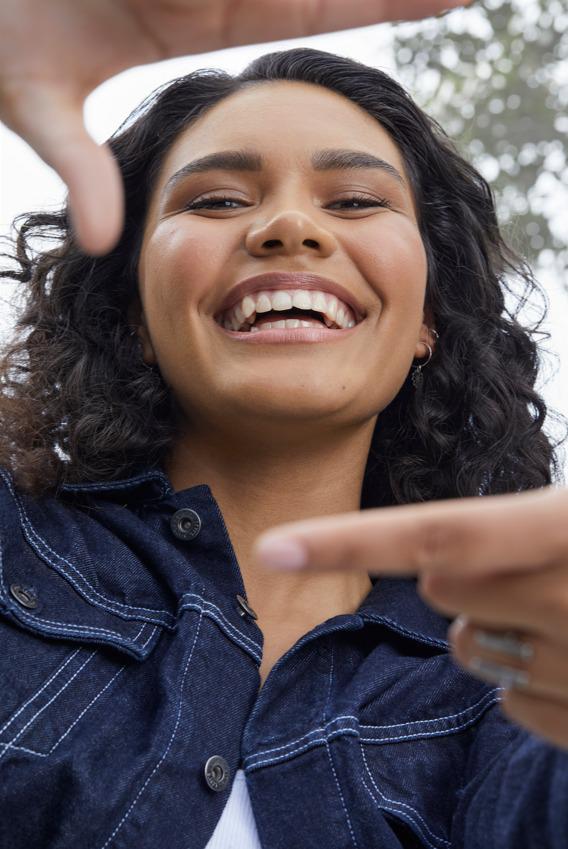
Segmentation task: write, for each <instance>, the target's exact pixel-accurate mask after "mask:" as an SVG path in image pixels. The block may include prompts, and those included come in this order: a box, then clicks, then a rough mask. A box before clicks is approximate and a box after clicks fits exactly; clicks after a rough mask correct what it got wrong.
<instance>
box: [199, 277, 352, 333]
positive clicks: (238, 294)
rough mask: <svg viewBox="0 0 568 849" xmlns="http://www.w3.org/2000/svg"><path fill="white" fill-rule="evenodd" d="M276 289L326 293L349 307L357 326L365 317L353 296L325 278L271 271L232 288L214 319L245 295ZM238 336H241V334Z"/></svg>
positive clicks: (247, 279) (243, 281) (242, 281)
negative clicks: (308, 290) (309, 290)
mask: <svg viewBox="0 0 568 849" xmlns="http://www.w3.org/2000/svg"><path fill="white" fill-rule="evenodd" d="M277 289H311V290H317V291H320V292H327V293H328V294H330V295H335V296H336V298H339V300H341V301H343V302H344V303H345V304H347V305H348V306H350V307H351V309H352V310H353V312H354V314H355V320H356V322H357V324H358V323H359V322H360V321H362V320H363V319H364V318H365V316H366V312H365V310H364V309H363V307H362V306H361V305H360V304H359V302H358V301H357V300H356V299H355V297H354V296H353V294H352V293H351V292H349V291H347V289H344V288H343V286H341V285H340V284H339V283H336V282H335V281H334V280H329V279H328V278H327V277H321V276H320V275H319V274H311V273H309V272H307V271H305V272H304V271H300V272H285V271H272V272H269V273H266V274H256V275H255V276H254V277H247V278H246V279H245V280H241V282H240V283H237V285H236V286H233V288H232V289H231V290H230V291H229V292H228V294H227V296H226V298H225V300H224V301H223V303H222V304H221V306H220V308H219V310H218V312H217V313H216V316H215V317H216V318H217V317H219V316H221V315H222V314H223V313H224V312H226V311H227V310H230V309H231V308H232V307H234V306H235V304H238V303H240V302H241V301H242V299H243V298H244V297H245V295H250V294H251V293H252V292H261V291H274V290H277ZM304 329H307V328H304ZM261 332H262V331H261ZM275 332H278V331H275ZM288 332H290V331H288ZM240 335H241V336H242V335H243V334H240ZM253 335H254V334H253Z"/></svg>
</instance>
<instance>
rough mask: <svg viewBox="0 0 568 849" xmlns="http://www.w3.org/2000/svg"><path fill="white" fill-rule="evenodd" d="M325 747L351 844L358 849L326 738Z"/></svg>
mask: <svg viewBox="0 0 568 849" xmlns="http://www.w3.org/2000/svg"><path fill="white" fill-rule="evenodd" d="M325 748H326V750H327V755H328V757H329V763H330V765H331V769H332V772H333V777H334V778H335V783H336V785H337V789H338V791H339V796H340V798H341V804H342V805H343V812H344V813H345V816H346V818H347V825H348V826H349V833H350V835H351V840H352V841H353V845H354V846H355V847H356V849H359V844H358V843H357V840H356V838H355V834H354V832H353V827H352V825H351V819H350V817H349V811H348V810H347V805H346V804H345V798H344V796H343V791H342V790H341V785H340V784H339V779H338V777H337V772H336V770H335V766H334V763H333V758H332V756H331V751H330V748H329V743H328V741H327V740H326V741H325Z"/></svg>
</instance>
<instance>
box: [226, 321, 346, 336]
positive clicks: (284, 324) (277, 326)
mask: <svg viewBox="0 0 568 849" xmlns="http://www.w3.org/2000/svg"><path fill="white" fill-rule="evenodd" d="M226 326H227V325H226ZM299 327H315V328H321V329H322V330H323V329H325V330H330V329H333V330H339V329H340V328H339V327H337V326H334V327H333V328H329V327H327V326H326V325H325V324H321V323H320V322H319V321H318V322H317V324H316V323H315V322H313V321H301V320H299V319H296V318H289V319H285V320H283V321H273V322H270V321H267V322H265V324H262V325H261V326H260V327H255V326H254V325H253V326H252V327H251V328H250V329H248V330H241V331H240V332H241V333H260V331H261V330H284V329H286V330H295V329H297V328H299ZM227 329H228V330H232V328H231V327H230V326H228V327H227Z"/></svg>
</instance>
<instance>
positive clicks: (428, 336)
mask: <svg viewBox="0 0 568 849" xmlns="http://www.w3.org/2000/svg"><path fill="white" fill-rule="evenodd" d="M433 330H436V327H435V321H434V316H433V313H432V310H431V308H430V307H429V306H428V305H427V306H425V307H424V313H423V323H422V326H421V327H420V335H419V338H418V339H417V341H416V350H415V353H414V356H415V358H416V359H423V358H424V357H427V356H428V354H429V353H430V351H429V350H428V348H427V347H426V345H429V346H430V348H431V349H432V352H434V351H435V350H436V343H437V339H436V335H435V334H434V333H433V332H432V331H433Z"/></svg>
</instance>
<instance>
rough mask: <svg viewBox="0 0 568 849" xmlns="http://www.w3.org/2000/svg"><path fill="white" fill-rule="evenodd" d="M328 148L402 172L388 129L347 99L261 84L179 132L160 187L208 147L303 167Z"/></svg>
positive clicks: (318, 89)
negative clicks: (374, 158) (248, 151)
mask: <svg viewBox="0 0 568 849" xmlns="http://www.w3.org/2000/svg"><path fill="white" fill-rule="evenodd" d="M331 147H334V148H353V147H356V148H357V149H358V150H366V151H368V152H369V153H374V154H376V155H379V156H381V157H382V158H384V159H386V160H387V161H388V162H390V163H391V164H392V165H394V166H395V167H396V168H398V170H400V171H402V172H404V170H405V169H404V161H403V158H402V155H401V153H400V151H399V149H398V147H397V145H396V144H395V143H394V141H393V140H392V139H391V137H390V135H389V134H388V132H387V131H386V130H385V129H384V128H383V127H382V126H381V124H380V123H379V122H378V121H377V120H376V119H375V118H373V117H372V116H371V115H369V113H368V112H366V111H365V110H364V109H362V108H361V107H360V106H358V105H357V104H356V103H353V102H352V101H351V100H349V99H348V98H347V97H344V96H343V95H341V94H339V93H337V92H335V91H331V90H330V89H327V88H325V87H323V86H318V85H314V84H312V83H304V82H296V81H288V80H278V81H270V82H263V83H260V84H255V85H251V86H249V87H247V88H245V89H242V90H241V91H238V92H236V93H235V94H232V95H230V96H229V97H227V98H225V99H224V100H222V101H220V102H219V103H217V104H216V105H215V106H213V107H212V108H211V109H209V110H208V111H207V112H206V113H205V114H203V115H201V116H200V117H199V118H198V119H197V120H196V121H195V122H194V123H193V124H192V125H191V126H189V127H188V128H187V129H186V130H184V131H183V132H182V133H181V134H180V136H179V137H178V138H177V139H176V141H175V142H174V144H173V145H172V147H171V149H170V150H169V152H168V154H167V156H166V158H165V160H164V162H163V164H162V168H161V177H160V180H159V188H161V187H162V186H163V185H164V184H165V182H166V181H167V179H168V177H169V176H170V175H171V174H172V173H174V171H176V170H177V169H178V168H180V167H182V166H183V165H184V164H185V163H186V162H188V160H189V159H195V158H198V157H200V156H203V155H206V154H207V153H211V152H212V151H217V150H225V149H229V148H254V149H256V150H258V151H259V152H261V153H262V155H263V158H264V159H265V161H266V162H267V163H268V164H269V165H270V164H273V165H275V166H277V165H282V166H283V167H287V166H291V165H304V166H306V167H307V166H308V163H309V160H310V157H311V154H312V152H313V151H314V150H316V149H319V148H331Z"/></svg>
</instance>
